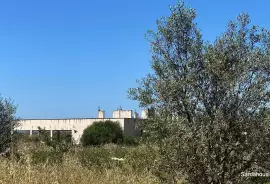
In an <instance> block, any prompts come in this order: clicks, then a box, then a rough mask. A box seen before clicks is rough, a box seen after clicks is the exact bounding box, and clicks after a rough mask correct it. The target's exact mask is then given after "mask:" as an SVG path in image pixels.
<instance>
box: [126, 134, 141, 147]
mask: <svg viewBox="0 0 270 184" xmlns="http://www.w3.org/2000/svg"><path fill="white" fill-rule="evenodd" d="M123 144H124V145H127V146H137V145H138V142H137V141H136V138H135V137H132V136H124V138H123Z"/></svg>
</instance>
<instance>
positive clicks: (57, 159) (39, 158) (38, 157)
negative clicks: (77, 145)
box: [31, 151, 63, 165]
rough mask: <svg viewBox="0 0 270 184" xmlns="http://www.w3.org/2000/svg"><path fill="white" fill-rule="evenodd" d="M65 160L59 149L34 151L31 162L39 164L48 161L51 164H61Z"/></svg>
mask: <svg viewBox="0 0 270 184" xmlns="http://www.w3.org/2000/svg"><path fill="white" fill-rule="evenodd" d="M62 162H63V153H62V152H58V151H35V152H33V153H32V157H31V163H32V164H33V165H39V164H44V163H48V164H50V165H54V164H61V163H62Z"/></svg>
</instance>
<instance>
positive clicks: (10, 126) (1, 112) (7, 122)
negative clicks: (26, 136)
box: [0, 96, 18, 152]
mask: <svg viewBox="0 0 270 184" xmlns="http://www.w3.org/2000/svg"><path fill="white" fill-rule="evenodd" d="M15 113H16V106H15V105H14V104H13V102H12V101H11V100H10V99H5V98H3V97H1V96H0V152H4V151H6V150H7V149H8V148H10V147H11V146H12V141H13V137H14V129H15V128H16V127H17V126H18V119H17V118H16V117H15Z"/></svg>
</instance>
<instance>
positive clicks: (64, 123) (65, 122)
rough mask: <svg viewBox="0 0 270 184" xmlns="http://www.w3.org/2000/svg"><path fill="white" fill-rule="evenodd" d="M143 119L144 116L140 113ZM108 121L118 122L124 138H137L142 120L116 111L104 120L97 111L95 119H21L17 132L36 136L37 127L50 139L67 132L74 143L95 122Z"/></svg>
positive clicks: (101, 114) (127, 111) (128, 111)
mask: <svg viewBox="0 0 270 184" xmlns="http://www.w3.org/2000/svg"><path fill="white" fill-rule="evenodd" d="M142 115H143V116H144V118H145V114H144V113H142ZM106 120H110V121H113V122H118V123H119V124H120V126H121V127H122V129H123V133H124V135H126V136H139V135H140V134H141V130H140V128H139V126H138V125H139V122H140V121H141V120H142V118H140V117H139V116H138V113H136V112H135V113H134V116H133V113H132V110H122V109H119V110H116V111H114V112H113V118H105V111H101V110H98V116H97V118H71V119H23V120H20V122H19V127H17V128H16V130H17V131H18V132H21V133H23V134H29V135H35V134H38V127H40V128H43V129H45V130H46V131H49V132H50V135H51V137H52V136H53V134H54V133H55V132H56V131H64V132H69V133H70V134H71V135H72V138H73V139H74V141H75V142H76V143H79V142H80V138H81V136H82V134H83V131H84V129H85V128H86V127H88V126H90V125H92V124H93V123H94V122H96V121H106Z"/></svg>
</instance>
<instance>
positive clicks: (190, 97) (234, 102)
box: [129, 2, 270, 184]
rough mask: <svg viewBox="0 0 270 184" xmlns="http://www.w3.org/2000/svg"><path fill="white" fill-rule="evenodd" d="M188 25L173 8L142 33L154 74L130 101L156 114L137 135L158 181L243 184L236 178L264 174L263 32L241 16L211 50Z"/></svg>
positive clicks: (185, 14) (267, 50)
mask: <svg viewBox="0 0 270 184" xmlns="http://www.w3.org/2000/svg"><path fill="white" fill-rule="evenodd" d="M195 18H196V11H195V10H194V9H192V8H188V7H186V6H185V5H184V3H181V2H180V3H178V4H177V5H176V6H173V7H171V15H170V16H169V17H163V18H161V19H160V20H158V21H157V31H149V32H148V39H149V41H150V44H151V49H152V61H151V63H150V64H151V67H152V69H153V74H149V75H148V76H147V77H145V78H143V79H142V80H140V81H139V84H138V87H136V88H133V89H130V91H129V94H130V98H131V99H134V100H137V101H139V103H140V106H141V107H143V108H152V109H154V111H155V115H154V116H152V117H151V118H149V119H148V120H147V121H145V124H144V129H145V130H146V131H147V133H148V135H149V138H151V139H152V140H153V141H154V142H155V143H156V144H154V145H155V146H156V145H157V146H158V147H159V153H160V155H161V160H160V162H159V173H158V177H159V178H160V179H161V181H163V182H168V183H175V182H176V180H178V179H179V178H182V177H183V176H184V177H185V178H186V180H187V182H188V183H194V184H221V183H222V184H223V183H246V182H247V181H246V178H245V177H242V176H241V173H243V172H251V171H257V172H260V173H261V172H263V173H269V172H270V160H269V158H270V147H269V145H270V126H269V125H270V123H269V115H270V113H269V112H270V111H269V102H270V86H269V84H270V31H269V30H267V29H266V28H261V27H258V26H256V25H252V24H251V19H250V17H249V16H248V14H245V13H242V14H240V15H239V16H238V17H237V19H236V21H230V22H229V23H228V25H227V30H226V31H225V32H224V33H223V34H222V35H220V36H219V37H217V38H216V40H215V41H214V42H213V43H211V42H206V41H204V40H203V36H202V35H201V33H200V29H199V28H198V27H197V24H196V22H195V21H196V20H195ZM265 180H269V178H265ZM256 182H257V183H258V182H259V181H256ZM260 182H261V181H260Z"/></svg>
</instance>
